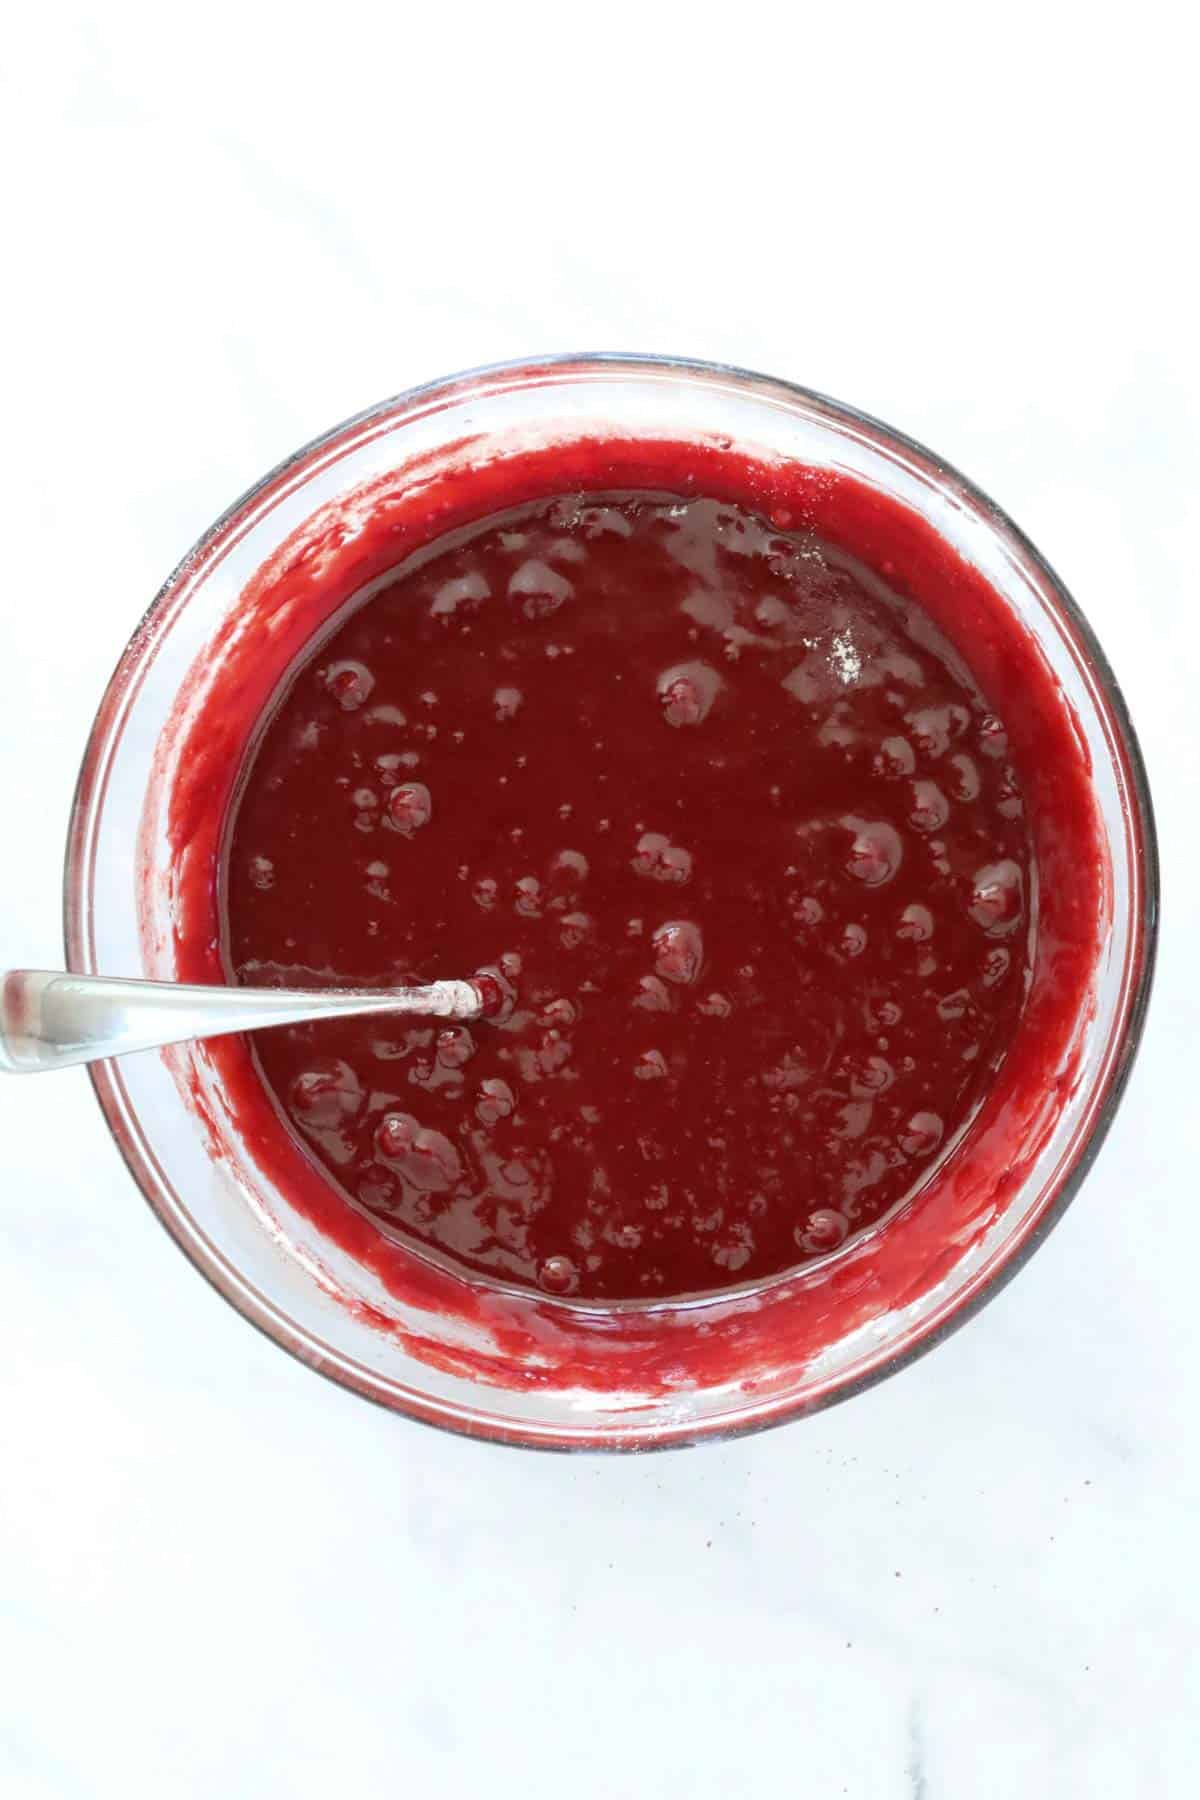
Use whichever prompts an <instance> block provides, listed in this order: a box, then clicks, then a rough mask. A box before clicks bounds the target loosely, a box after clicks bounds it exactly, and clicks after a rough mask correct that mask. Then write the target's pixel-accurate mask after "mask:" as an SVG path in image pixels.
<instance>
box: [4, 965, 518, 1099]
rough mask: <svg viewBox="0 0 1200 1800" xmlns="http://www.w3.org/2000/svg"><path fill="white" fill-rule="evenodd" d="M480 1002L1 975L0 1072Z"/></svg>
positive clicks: (35, 973)
mask: <svg viewBox="0 0 1200 1800" xmlns="http://www.w3.org/2000/svg"><path fill="white" fill-rule="evenodd" d="M483 1010H484V998H483V995H482V994H481V993H480V990H479V988H478V987H477V986H476V984H475V983H474V982H473V981H435V982H432V983H431V984H430V985H429V986H428V987H414V988H325V989H298V988H244V987H188V986H186V985H185V984H183V983H181V982H173V981H110V980H109V979H107V978H106V977H105V976H102V975H68V974H65V973H61V972H57V971H55V970H52V969H9V970H8V971H7V972H6V973H3V974H0V1072H3V1073H5V1074H10V1075H34V1074H37V1073H39V1072H40V1071H42V1070H45V1069H65V1068H67V1067H69V1066H70V1065H71V1064H72V1063H87V1062H96V1061H97V1060H99V1059H100V1058H102V1057H107V1056H128V1055H129V1054H130V1052H131V1051H135V1050H156V1049H159V1048H160V1047H161V1046H162V1045H163V1044H178V1043H182V1042H183V1041H184V1040H185V1039H186V1038H206V1037H220V1036H222V1035H223V1034H224V1033H226V1032H232V1031H259V1030H262V1029H263V1028H264V1027H265V1026H268V1025H302V1024H304V1023H306V1022H307V1021H308V1020H311V1019H348V1018H354V1017H355V1016H357V1015H358V1014H362V1013H417V1014H421V1015H423V1016H425V1017H426V1018H437V1019H477V1018H478V1017H479V1016H480V1014H481V1013H482V1012H483Z"/></svg>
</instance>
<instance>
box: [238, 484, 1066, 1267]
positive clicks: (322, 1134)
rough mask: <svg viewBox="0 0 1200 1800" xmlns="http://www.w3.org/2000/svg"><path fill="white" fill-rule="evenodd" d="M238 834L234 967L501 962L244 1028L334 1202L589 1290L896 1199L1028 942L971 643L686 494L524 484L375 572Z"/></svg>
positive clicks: (411, 1233) (802, 549)
mask: <svg viewBox="0 0 1200 1800" xmlns="http://www.w3.org/2000/svg"><path fill="white" fill-rule="evenodd" d="M225 865H226V885H225V915H226V916H225V931H226V949H227V954H228V956H229V959H230V961H231V962H232V964H233V967H234V969H235V970H236V973H237V975H238V977H239V978H241V979H243V980H246V981H254V982H262V983H272V982H278V983H281V984H282V983H289V984H296V985H307V984H329V985H342V984H345V983H347V982H369V983H372V984H374V983H386V982H389V981H409V980H419V979H426V978H432V977H435V976H439V975H455V974H459V975H461V974H470V973H472V972H474V971H476V970H479V969H483V968H492V969H494V970H497V971H499V972H500V973H501V974H502V975H503V977H504V979H505V981H506V983H507V984H508V985H509V987H510V989H511V1006H510V1010H509V1011H508V1016H506V1017H502V1018H501V1019H499V1020H498V1021H495V1022H487V1023H481V1024H479V1025H473V1026H471V1027H470V1028H466V1027H461V1026H458V1027H453V1028H450V1029H441V1030H439V1029H437V1028H435V1027H434V1026H424V1025H421V1026H416V1027H414V1026H411V1025H409V1024H407V1023H397V1024H396V1025H395V1026H388V1025H386V1024H381V1023H380V1022H379V1021H359V1022H346V1023H340V1024H334V1023H325V1024H322V1025H320V1026H305V1027H300V1028H297V1029H295V1030H291V1031H276V1032H270V1033H263V1034H262V1035H261V1036H260V1037H259V1039H258V1040H257V1044H256V1050H257V1056H258V1060H259V1066H260V1069H261V1072H262V1075H263V1078H264V1080H265V1081H266V1083H267V1084H268V1086H269V1088H270V1089H271V1090H272V1091H273V1092H274V1094H275V1096H276V1098H277V1102H278V1105H279V1106H280V1108H281V1110H282V1112H283V1114H284V1116H285V1117H286V1118H287V1120H288V1121H289V1124H290V1125H291V1127H292V1128H293V1129H294V1131H295V1132H296V1133H297V1135H298V1136H299V1137H300V1138H301V1139H302V1141H303V1142H304V1143H305V1144H306V1146H307V1147H308V1149H309V1151H310V1153H311V1154H312V1156H314V1157H315V1158H316V1159H317V1160H318V1162H319V1163H320V1165H321V1166H322V1167H323V1169H324V1170H325V1171H326V1173H327V1176H328V1179H329V1181H330V1183H331V1184H333V1186H334V1187H335V1189H336V1190H338V1191H340V1192H341V1193H342V1194H343V1195H344V1201H345V1204H346V1205H347V1206H351V1207H357V1208H360V1209H365V1210H366V1211H367V1212H368V1213H370V1214H371V1215H372V1216H374V1217H375V1218H377V1219H378V1220H380V1221H381V1222H383V1224H384V1225H385V1226H386V1227H387V1229H389V1230H391V1231H394V1232H396V1233H398V1234H399V1235H400V1236H401V1237H402V1238H404V1239H405V1240H407V1241H410V1242H416V1243H418V1244H419V1245H421V1246H423V1247H425V1248H427V1249H429V1250H432V1251H434V1252H435V1253H438V1254H440V1255H443V1256H445V1257H447V1258H449V1259H450V1260H451V1261H453V1262H455V1263H457V1264H459V1265H465V1266H467V1267H468V1268H470V1269H473V1270H476V1271H481V1272H484V1273H486V1274H489V1275H492V1276H496V1277H499V1278H501V1279H503V1280H505V1281H507V1282H516V1283H518V1284H523V1285H527V1286H531V1287H534V1286H536V1287H538V1288H540V1289H541V1290H542V1291H543V1292H546V1293H552V1294H571V1295H576V1296H579V1297H583V1298H595V1299H616V1298H653V1299H659V1298H664V1297H667V1296H677V1295H681V1294H688V1293H696V1292H704V1291H711V1290H712V1289H714V1288H719V1287H722V1286H727V1285H741V1284H744V1283H745V1282H747V1281H754V1280H756V1279H761V1278H764V1277H766V1276H769V1275H772V1274H774V1273H777V1272H779V1271H781V1270H784V1269H788V1268H791V1267H795V1266H796V1265H798V1264H801V1263H803V1262H805V1261H807V1260H810V1259H812V1258H814V1257H817V1256H823V1255H827V1254H828V1253H829V1252H830V1251H831V1250H833V1249H836V1248H837V1246H838V1245H839V1244H840V1243H841V1242H843V1241H844V1240H845V1238H846V1237H847V1236H848V1235H850V1234H853V1233H854V1232H857V1231H860V1230H861V1229H862V1228H863V1227H865V1226H868V1225H870V1224H872V1223H873V1222H875V1221H878V1220H880V1219H882V1218H884V1217H885V1216H886V1215H887V1214H888V1212H889V1211H891V1210H892V1209H893V1208H894V1207H895V1206H896V1205H897V1204H898V1203H899V1202H900V1201H901V1200H902V1199H903V1198H904V1197H905V1196H906V1195H908V1194H909V1193H911V1192H912V1191H913V1190H914V1188H916V1187H918V1186H919V1185H920V1183H921V1182H922V1181H923V1180H925V1179H927V1177H928V1176H929V1174H930V1172H931V1170H932V1169H933V1168H934V1167H935V1166H936V1164H937V1162H938V1160H939V1158H940V1157H941V1156H942V1155H943V1154H944V1153H945V1151H946V1149H947V1147H948V1146H949V1145H951V1144H952V1142H953V1141H954V1138H955V1134H956V1133H958V1132H960V1131H961V1129H962V1128H963V1127H964V1125H965V1124H966V1123H967V1122H968V1121H969V1119H970V1117H971V1116H972V1114H973V1112H974V1110H975V1109H976V1107H977V1106H978V1105H979V1103H980V1101H981V1099H982V1097H983V1095H984V1094H985V1092H986V1090H987V1089H988V1086H989V1084H990V1082H991V1081H992V1079H993V1077H994V1073H995V1069H996V1066H997V1064H998V1062H999V1061H1000V1059H1002V1057H1003V1055H1004V1052H1005V1050H1006V1048H1007V1047H1008V1045H1009V1043H1010V1042H1011V1040H1012V1038H1013V1035H1014V1033H1015V1030H1016V1026H1017V1021H1018V1018H1019V1015H1020V1011H1021V1007H1022V1003H1023V999H1024V994H1025V988H1026V982H1027V977H1028V971H1029V966H1030V936H1031V915H1032V895H1033V891H1034V880H1033V869H1032V864H1031V854H1030V848H1029V840H1028V834H1027V830H1026V823H1025V819H1024V816H1023V800H1022V794H1021V791H1020V787H1019V784H1018V781H1017V779H1016V776H1015V774H1014V771H1013V767H1012V765H1011V764H1010V762H1009V761H1008V757H1007V741H1006V730H1005V721H1004V719H1003V718H1000V717H997V715H996V714H995V712H994V711H993V710H991V708H990V707H989V704H988V701H987V700H986V699H985V697H984V696H983V695H982V694H981V693H980V692H979V690H978V688H977V687H976V685H975V682H974V680H973V678H972V675H971V673H970V671H969V669H968V668H967V667H966V666H965V665H964V663H963V661H962V659H961V657H960V656H959V655H958V654H957V653H956V652H955V651H953V650H952V649H951V648H950V647H949V645H948V644H947V642H946V641H945V639H944V638H943V637H942V636H941V635H940V634H939V632H938V631H937V629H936V628H935V627H934V625H933V624H932V622H931V620H930V619H929V618H928V616H927V615H926V614H925V613H924V612H923V611H922V610H921V609H920V608H919V606H917V605H916V604H914V602H913V601H912V600H911V599H907V600H903V601H902V600H901V599H900V598H898V597H897V596H895V595H893V594H892V593H890V592H889V591H888V589H887V588H886V587H885V586H884V585H883V583H882V582H881V581H880V580H879V579H878V577H877V576H875V575H874V574H872V573H871V572H869V571H868V570H867V569H866V568H864V567H863V566H862V565H860V564H858V563H856V562H855V561H854V560H853V559H852V558H850V557H848V556H847V554H846V553H845V552H844V551H843V550H835V549H834V548H832V547H831V546H830V545H829V544H827V543H825V542H824V541H822V540H821V539H819V538H817V537H815V536H813V535H811V534H806V533H803V532H790V531H783V530H781V529H780V528H779V527H778V526H777V525H772V524H771V523H769V522H767V521H766V520H764V519H763V518H762V517H760V516H759V515H757V514H754V513H752V512H749V511H746V510H743V509H742V508H741V507H739V506H737V505H734V504H732V503H729V502H717V501H714V500H710V499H706V498H697V497H694V496H688V497H686V498H685V497H681V496H677V495H671V494H666V493H660V492H654V493H650V492H620V493H611V494H602V495H601V494H588V495H586V496H580V495H566V496H563V497H559V498H557V499H553V500H547V501H541V502H537V503H534V504H530V505H527V506H525V507H523V508H518V509H515V510H514V511H513V512H511V513H508V514H504V515H497V516H494V517H492V518H491V519H487V520H484V521H483V522H481V523H479V524H477V525H474V526H470V527H466V528H464V529H461V530H459V531H458V532H456V533H455V534H453V535H452V536H451V537H449V538H445V539H443V540H442V541H441V542H440V543H435V544H433V545H432V546H430V547H428V548H427V549H426V550H424V551H423V552H421V553H420V554H419V555H418V556H417V557H415V558H414V559H412V561H411V562H410V563H409V564H408V565H406V566H405V567H402V568H401V569H400V570H399V571H398V572H397V573H396V574H395V575H394V576H392V577H390V578H385V580H384V581H383V582H382V583H381V584H377V587H376V590H375V591H374V592H373V593H372V594H370V595H369V597H367V598H366V599H365V601H363V602H362V604H360V605H359V606H358V607H357V608H356V610H354V611H353V612H351V614H350V615H349V617H348V618H347V619H346V620H345V622H344V623H343V624H342V625H341V626H340V627H339V629H337V631H336V632H335V633H334V635H333V636H332V637H330V638H328V639H327V640H326V641H325V642H324V644H323V645H322V646H321V647H320V649H319V650H318V651H317V652H316V653H315V654H312V655H310V656H309V658H308V659H307V661H306V662H304V663H303V664H302V666H301V667H300V668H299V669H298V671H297V672H296V673H295V674H294V676H293V678H292V679H291V681H290V684H289V686H288V688H287V690H286V692H285V693H284V696H283V698H282V700H281V702H280V703H279V705H278V706H277V708H276V710H275V712H274V713H273V715H272V716H271V717H270V719H269V720H268V722H267V724H266V727H265V730H264V732H263V734H262V735H261V737H260V739H259V741H258V744H257V747H256V749H255V751H254V753H253V755H252V758H251V761H250V764H249V766H248V769H247V771H246V773H245V777H244V781H243V786H242V790H241V793H240V798H239V800H238V802H237V805H236V808H235V811H234V816H233V822H232V828H231V831H230V834H229V838H228V843H227V851H226V858H225ZM918 1204H919V1201H918Z"/></svg>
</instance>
